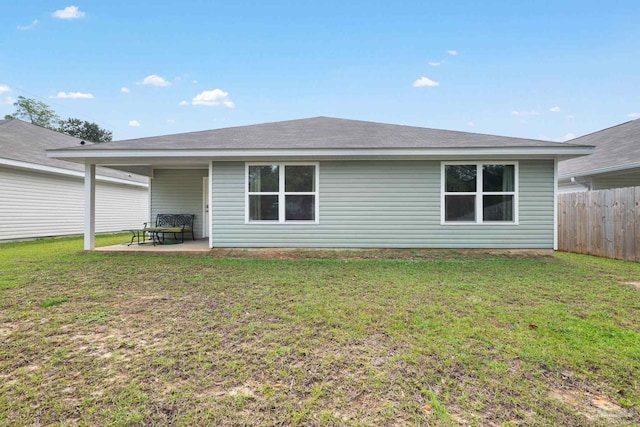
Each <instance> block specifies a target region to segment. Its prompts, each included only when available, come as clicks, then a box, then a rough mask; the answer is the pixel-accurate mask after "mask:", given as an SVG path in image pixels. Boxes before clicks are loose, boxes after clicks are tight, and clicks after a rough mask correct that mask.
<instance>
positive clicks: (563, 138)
mask: <svg viewBox="0 0 640 427" xmlns="http://www.w3.org/2000/svg"><path fill="white" fill-rule="evenodd" d="M575 137H576V136H575V135H574V134H573V133H571V132H569V133H568V134H566V135H565V136H563V137H562V142H565V141H569V140H570V139H574V138H575Z"/></svg>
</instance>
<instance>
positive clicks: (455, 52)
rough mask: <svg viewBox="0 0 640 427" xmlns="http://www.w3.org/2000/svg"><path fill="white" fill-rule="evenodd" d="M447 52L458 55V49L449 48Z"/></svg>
mask: <svg viewBox="0 0 640 427" xmlns="http://www.w3.org/2000/svg"><path fill="white" fill-rule="evenodd" d="M447 53H448V54H449V55H451V56H456V55H457V54H458V51H457V50H448V51H447Z"/></svg>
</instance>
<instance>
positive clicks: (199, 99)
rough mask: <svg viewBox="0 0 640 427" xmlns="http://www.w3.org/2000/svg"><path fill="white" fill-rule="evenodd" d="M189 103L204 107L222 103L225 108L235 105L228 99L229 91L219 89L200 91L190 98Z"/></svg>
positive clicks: (216, 105)
mask: <svg viewBox="0 0 640 427" xmlns="http://www.w3.org/2000/svg"><path fill="white" fill-rule="evenodd" d="M191 105H204V106H206V107H218V106H220V105H224V106H225V107H227V108H234V107H235V106H236V105H235V104H234V103H233V101H231V100H229V93H228V92H225V91H223V90H221V89H213V90H205V91H204V92H200V93H199V94H197V95H196V96H194V97H193V99H192V100H191Z"/></svg>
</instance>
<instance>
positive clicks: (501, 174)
mask: <svg viewBox="0 0 640 427" xmlns="http://www.w3.org/2000/svg"><path fill="white" fill-rule="evenodd" d="M442 182H443V184H442V186H443V187H442V223H443V224H444V223H446V224H456V223H457V224H469V223H473V224H497V223H509V224H514V223H517V222H518V213H517V208H518V199H517V196H518V193H517V191H518V190H517V189H518V164H517V163H471V162H468V163H467V162H460V163H458V162H456V163H443V164H442Z"/></svg>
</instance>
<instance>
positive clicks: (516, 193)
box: [440, 160, 520, 226]
mask: <svg viewBox="0 0 640 427" xmlns="http://www.w3.org/2000/svg"><path fill="white" fill-rule="evenodd" d="M448 165H475V166H476V171H478V172H477V175H476V191H474V192H456V193H455V194H456V195H460V196H465V195H472V196H475V197H476V221H446V217H445V206H444V201H445V196H446V195H450V194H454V193H447V192H446V191H445V189H446V188H445V179H446V176H445V167H446V166H448ZM483 165H513V174H514V186H513V191H507V192H504V191H496V192H494V191H487V192H484V191H482V178H483V177H482V166H483ZM511 194H512V195H513V205H514V206H513V221H486V222H485V221H484V218H483V215H482V211H483V206H482V203H483V198H482V196H492V195H498V196H500V195H511ZM519 224H520V162H518V161H517V160H513V161H504V160H496V161H482V162H478V161H468V162H465V161H455V162H441V163H440V225H461V226H465V225H466V226H469V225H485V226H487V225H497V226H505V225H519Z"/></svg>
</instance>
